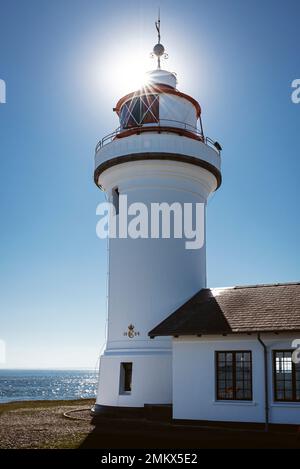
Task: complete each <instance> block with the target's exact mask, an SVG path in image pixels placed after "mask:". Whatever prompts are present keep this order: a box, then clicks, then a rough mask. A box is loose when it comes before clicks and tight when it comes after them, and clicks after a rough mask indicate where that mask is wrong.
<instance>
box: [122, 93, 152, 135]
mask: <svg viewBox="0 0 300 469" xmlns="http://www.w3.org/2000/svg"><path fill="white" fill-rule="evenodd" d="M158 121H159V98H158V95H157V94H145V95H143V96H139V97H135V98H133V99H131V100H130V101H128V102H127V103H125V104H123V106H122V109H121V114H120V122H121V127H122V128H123V129H128V128H131V127H137V126H139V125H143V124H151V123H157V122H158Z"/></svg>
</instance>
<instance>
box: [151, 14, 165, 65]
mask: <svg viewBox="0 0 300 469" xmlns="http://www.w3.org/2000/svg"><path fill="white" fill-rule="evenodd" d="M155 27H156V30H157V37H158V42H157V44H156V45H155V46H154V47H153V52H152V53H151V57H154V56H156V57H157V68H158V70H160V59H161V58H162V57H163V58H164V59H167V58H168V54H166V53H165V48H164V46H163V45H162V44H161V43H160V9H158V19H157V21H155Z"/></svg>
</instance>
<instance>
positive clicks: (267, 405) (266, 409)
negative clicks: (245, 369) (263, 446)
mask: <svg viewBox="0 0 300 469" xmlns="http://www.w3.org/2000/svg"><path fill="white" fill-rule="evenodd" d="M257 340H258V341H259V343H260V344H261V345H262V347H263V349H264V375H265V432H267V431H268V430H269V382H268V349H267V346H266V344H265V343H264V342H263V340H262V339H261V337H260V333H258V334H257Z"/></svg>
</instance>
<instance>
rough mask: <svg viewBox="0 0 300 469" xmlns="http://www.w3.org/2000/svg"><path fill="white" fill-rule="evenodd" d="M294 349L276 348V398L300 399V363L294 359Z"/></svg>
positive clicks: (274, 360) (274, 358)
mask: <svg viewBox="0 0 300 469" xmlns="http://www.w3.org/2000/svg"><path fill="white" fill-rule="evenodd" d="M292 354H293V350H274V352H273V377H274V400H275V401H286V402H295V401H296V402H299V401H300V365H299V364H296V363H294V362H293V361H292Z"/></svg>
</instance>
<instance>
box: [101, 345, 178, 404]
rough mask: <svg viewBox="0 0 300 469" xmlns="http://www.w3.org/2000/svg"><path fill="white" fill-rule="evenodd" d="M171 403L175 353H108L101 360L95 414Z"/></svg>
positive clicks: (158, 351)
mask: <svg viewBox="0 0 300 469" xmlns="http://www.w3.org/2000/svg"><path fill="white" fill-rule="evenodd" d="M171 402H172V351H171V350H169V349H165V350H149V351H143V352H142V351H137V350H130V351H129V350H126V351H122V352H120V351H118V352H113V351H109V352H108V351H106V352H105V353H104V355H102V356H101V359H100V372H99V384H98V392H97V401H96V406H95V408H94V412H95V413H101V412H102V413H103V412H104V413H105V412H107V411H108V412H110V411H111V410H112V409H113V408H116V407H119V408H125V409H126V408H128V410H130V412H132V408H135V409H140V410H142V409H144V406H145V404H147V405H148V404H151V405H155V404H157V405H166V404H171Z"/></svg>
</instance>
